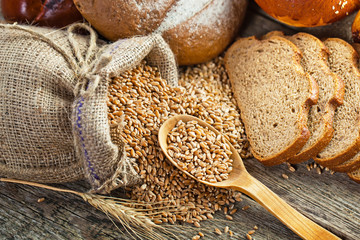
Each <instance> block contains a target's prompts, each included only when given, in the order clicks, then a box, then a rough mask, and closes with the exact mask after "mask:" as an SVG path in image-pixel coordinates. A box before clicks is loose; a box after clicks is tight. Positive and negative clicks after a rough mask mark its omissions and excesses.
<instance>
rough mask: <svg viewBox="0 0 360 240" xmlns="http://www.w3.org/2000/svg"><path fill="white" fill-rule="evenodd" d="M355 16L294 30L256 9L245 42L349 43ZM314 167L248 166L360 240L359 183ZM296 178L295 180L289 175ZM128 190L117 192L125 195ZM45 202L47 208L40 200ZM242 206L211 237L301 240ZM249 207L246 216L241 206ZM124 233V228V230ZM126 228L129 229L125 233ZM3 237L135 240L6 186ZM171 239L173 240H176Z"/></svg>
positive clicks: (59, 201) (0, 186)
mask: <svg viewBox="0 0 360 240" xmlns="http://www.w3.org/2000/svg"><path fill="white" fill-rule="evenodd" d="M353 18H354V15H351V16H349V17H348V18H347V19H345V20H343V21H341V22H338V23H336V24H334V25H332V26H327V27H318V28H311V29H307V28H303V29H297V28H290V27H287V26H285V25H282V24H279V23H277V22H276V21H273V20H272V19H271V18H269V17H268V16H266V14H264V13H263V12H262V11H260V10H259V9H258V8H257V7H256V5H255V4H254V3H251V4H250V7H249V10H248V15H247V16H246V19H245V22H244V25H243V28H242V29H241V31H240V32H239V36H250V35H257V36H261V35H262V34H265V33H267V32H268V31H271V30H283V31H285V32H286V33H294V32H297V31H305V32H309V33H313V34H315V35H316V36H319V37H321V38H322V37H341V38H343V39H346V40H350V39H351V38H350V37H351V34H350V25H351V22H352V20H353ZM306 164H307V163H303V164H299V165H297V166H296V168H297V170H296V171H295V172H291V171H289V169H288V167H287V166H286V165H285V164H283V165H280V166H275V167H267V168H265V167H264V166H262V165H261V164H260V163H258V162H257V161H256V160H255V159H248V160H245V165H246V167H247V169H248V171H249V172H250V174H252V175H253V176H254V177H256V178H258V179H259V180H260V181H261V182H263V183H264V184H265V185H266V186H268V187H269V188H270V189H272V190H273V191H274V192H275V193H276V194H278V195H279V196H281V197H282V198H283V199H284V200H286V201H287V202H288V203H289V204H290V205H291V206H293V207H294V208H295V209H297V210H298V211H299V212H301V213H303V214H304V215H305V216H307V217H309V218H310V219H312V220H313V221H315V222H317V223H318V224H319V225H321V226H323V227H324V228H326V229H328V230H330V231H331V232H333V233H335V234H336V235H338V236H339V237H341V238H343V239H349V240H350V239H351V240H359V239H360V210H359V207H360V206H359V199H360V185H359V184H357V183H355V182H353V181H351V180H350V179H349V178H348V177H347V176H346V175H345V174H341V173H335V174H330V173H329V172H328V171H325V172H323V173H322V174H318V173H317V172H316V171H315V170H311V171H308V170H307V168H306ZM284 173H285V174H286V175H288V176H289V178H288V179H285V178H283V177H282V174H284ZM57 186H61V187H63V188H70V189H76V190H79V191H81V190H85V189H86V184H85V183H84V182H76V183H69V184H62V185H57ZM121 191H122V190H117V192H118V193H119V192H121ZM39 198H44V199H45V200H44V201H43V202H38V199H39ZM243 199H244V200H243V201H242V202H238V203H237V204H236V208H238V209H239V211H237V212H236V213H235V215H234V220H233V221H229V220H225V217H224V215H223V213H220V212H219V213H217V214H215V220H208V221H204V222H202V227H201V231H202V232H204V233H205V235H206V238H204V239H246V236H245V235H246V233H247V232H248V231H249V230H251V229H253V227H254V226H255V225H256V226H258V230H256V232H255V233H254V234H253V235H252V236H253V239H257V240H265V239H269V240H273V239H299V237H297V236H296V235H295V234H294V233H293V232H291V231H290V230H289V229H287V228H286V227H285V226H284V225H283V224H282V223H281V222H280V221H278V220H277V219H276V218H275V217H273V216H272V215H271V214H269V213H268V212H266V211H265V210H264V209H263V208H262V207H261V206H260V205H259V204H257V203H256V202H255V201H253V200H252V199H250V198H248V197H247V196H244V197H243ZM246 205H249V206H250V208H249V209H247V210H241V209H242V207H244V206H246ZM225 226H229V227H230V229H231V230H232V231H233V232H234V237H232V238H230V237H229V235H228V234H222V235H220V236H219V235H216V234H215V233H214V228H216V227H217V228H219V229H224V227H225ZM120 229H122V228H121V227H120ZM171 229H172V230H174V229H175V230H176V229H177V231H178V232H179V234H178V236H179V238H180V239H191V237H192V236H194V235H195V234H196V233H197V232H198V231H199V229H197V228H194V227H192V226H188V225H186V226H172V227H171ZM122 230H123V229H122ZM0 239H133V238H131V236H130V235H129V234H128V233H126V232H120V230H119V229H118V228H117V227H115V226H114V224H113V223H112V221H110V220H109V219H108V218H107V216H106V215H105V214H103V213H102V212H100V211H98V210H96V209H94V208H93V207H92V206H90V205H89V204H87V203H85V202H84V201H83V200H82V199H80V198H79V197H77V196H74V195H71V194H68V193H59V192H53V191H50V190H44V189H39V188H36V187H30V186H23V185H18V184H12V183H1V182H0ZM169 239H170V238H169Z"/></svg>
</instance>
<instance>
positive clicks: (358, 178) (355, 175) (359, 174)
mask: <svg viewBox="0 0 360 240" xmlns="http://www.w3.org/2000/svg"><path fill="white" fill-rule="evenodd" d="M348 176H349V177H350V178H351V179H352V180H354V181H355V182H357V183H360V168H358V169H356V170H355V171H353V172H350V173H348Z"/></svg>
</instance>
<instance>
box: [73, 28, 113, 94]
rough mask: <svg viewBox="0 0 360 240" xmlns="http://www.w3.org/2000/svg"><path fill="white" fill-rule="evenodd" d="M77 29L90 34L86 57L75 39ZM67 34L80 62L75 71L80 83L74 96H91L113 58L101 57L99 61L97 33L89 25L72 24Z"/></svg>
mask: <svg viewBox="0 0 360 240" xmlns="http://www.w3.org/2000/svg"><path fill="white" fill-rule="evenodd" d="M76 29H83V30H86V31H87V32H88V33H89V36H90V37H89V46H88V49H87V51H86V53H85V56H84V53H82V51H81V49H80V46H79V43H78V42H77V41H76V39H75V37H74V32H75V30H76ZM67 32H68V35H69V36H68V39H69V42H70V45H71V46H72V48H73V51H74V54H75V57H76V58H77V60H78V65H77V68H76V69H75V72H76V73H77V76H78V83H77V84H76V86H75V89H74V94H75V96H78V95H82V96H87V95H91V94H92V93H93V92H94V91H95V89H96V88H97V86H98V85H99V82H100V80H101V78H102V76H100V74H99V72H100V70H101V69H102V68H104V67H105V66H106V65H107V64H108V63H109V62H110V61H111V56H109V55H105V56H101V58H100V60H98V59H97V56H96V52H95V48H96V47H97V44H96V41H97V39H98V37H97V34H96V32H95V31H94V30H93V29H92V28H91V27H90V26H89V25H87V24H84V23H77V24H72V25H70V26H69V27H68V29H67Z"/></svg>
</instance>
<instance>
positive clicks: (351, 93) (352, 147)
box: [314, 38, 360, 167]
mask: <svg viewBox="0 0 360 240" xmlns="http://www.w3.org/2000/svg"><path fill="white" fill-rule="evenodd" d="M324 44H325V46H326V47H327V48H328V49H329V52H330V55H329V59H328V63H329V66H330V69H331V71H333V72H334V73H335V74H337V75H338V76H339V77H340V78H342V79H343V81H344V83H345V95H344V103H343V105H341V106H339V107H338V108H337V109H336V112H335V116H334V125H333V126H334V129H335V131H334V135H333V137H332V139H331V141H330V142H329V144H328V145H327V146H326V147H325V148H324V149H323V150H322V151H321V152H320V153H318V154H317V156H316V157H315V158H314V160H315V161H316V162H317V163H319V164H320V165H322V166H325V167H333V166H336V165H339V164H341V163H344V162H345V161H347V160H349V159H351V158H352V157H354V156H355V155H356V154H357V153H358V152H359V150H360V118H359V117H360V115H359V110H360V72H359V69H358V68H357V61H358V55H357V53H356V51H355V50H354V48H353V47H352V46H351V45H350V44H349V43H347V42H345V41H344V40H341V39H339V38H329V39H327V40H325V41H324Z"/></svg>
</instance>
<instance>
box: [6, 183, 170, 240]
mask: <svg viewBox="0 0 360 240" xmlns="http://www.w3.org/2000/svg"><path fill="white" fill-rule="evenodd" d="M0 181H1V182H10V183H17V184H23V185H29V186H34V187H39V188H44V189H48V190H52V191H57V192H65V193H71V194H75V195H78V196H80V197H81V198H82V199H84V200H85V201H86V202H88V203H89V204H90V205H92V206H93V207H95V208H97V209H99V210H100V211H102V212H104V213H105V214H106V215H107V216H108V217H109V218H110V219H111V217H112V218H114V219H116V220H118V221H119V222H120V223H121V224H122V225H123V226H124V227H125V229H126V231H128V232H129V231H131V232H129V233H130V235H131V233H133V234H135V235H136V237H137V239H142V238H145V239H166V238H164V237H163V236H162V235H161V234H159V233H157V232H155V231H154V229H159V230H160V231H162V232H167V231H166V230H165V229H163V228H162V227H161V226H159V225H157V224H155V223H154V222H153V221H151V219H150V218H149V217H147V214H146V213H145V212H143V211H142V210H141V209H136V208H132V207H129V206H128V205H129V204H131V202H130V201H129V200H126V199H121V198H114V197H107V196H103V195H97V194H90V193H82V192H77V191H74V190H70V189H63V188H57V187H52V186H48V185H44V184H40V183H34V182H28V181H23V180H17V179H11V178H0ZM113 223H114V224H115V225H116V223H115V222H113ZM119 230H120V229H119ZM168 234H169V233H168ZM170 234H171V233H170ZM131 236H132V235H131ZM175 238H176V237H175ZM134 239H135V238H134Z"/></svg>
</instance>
